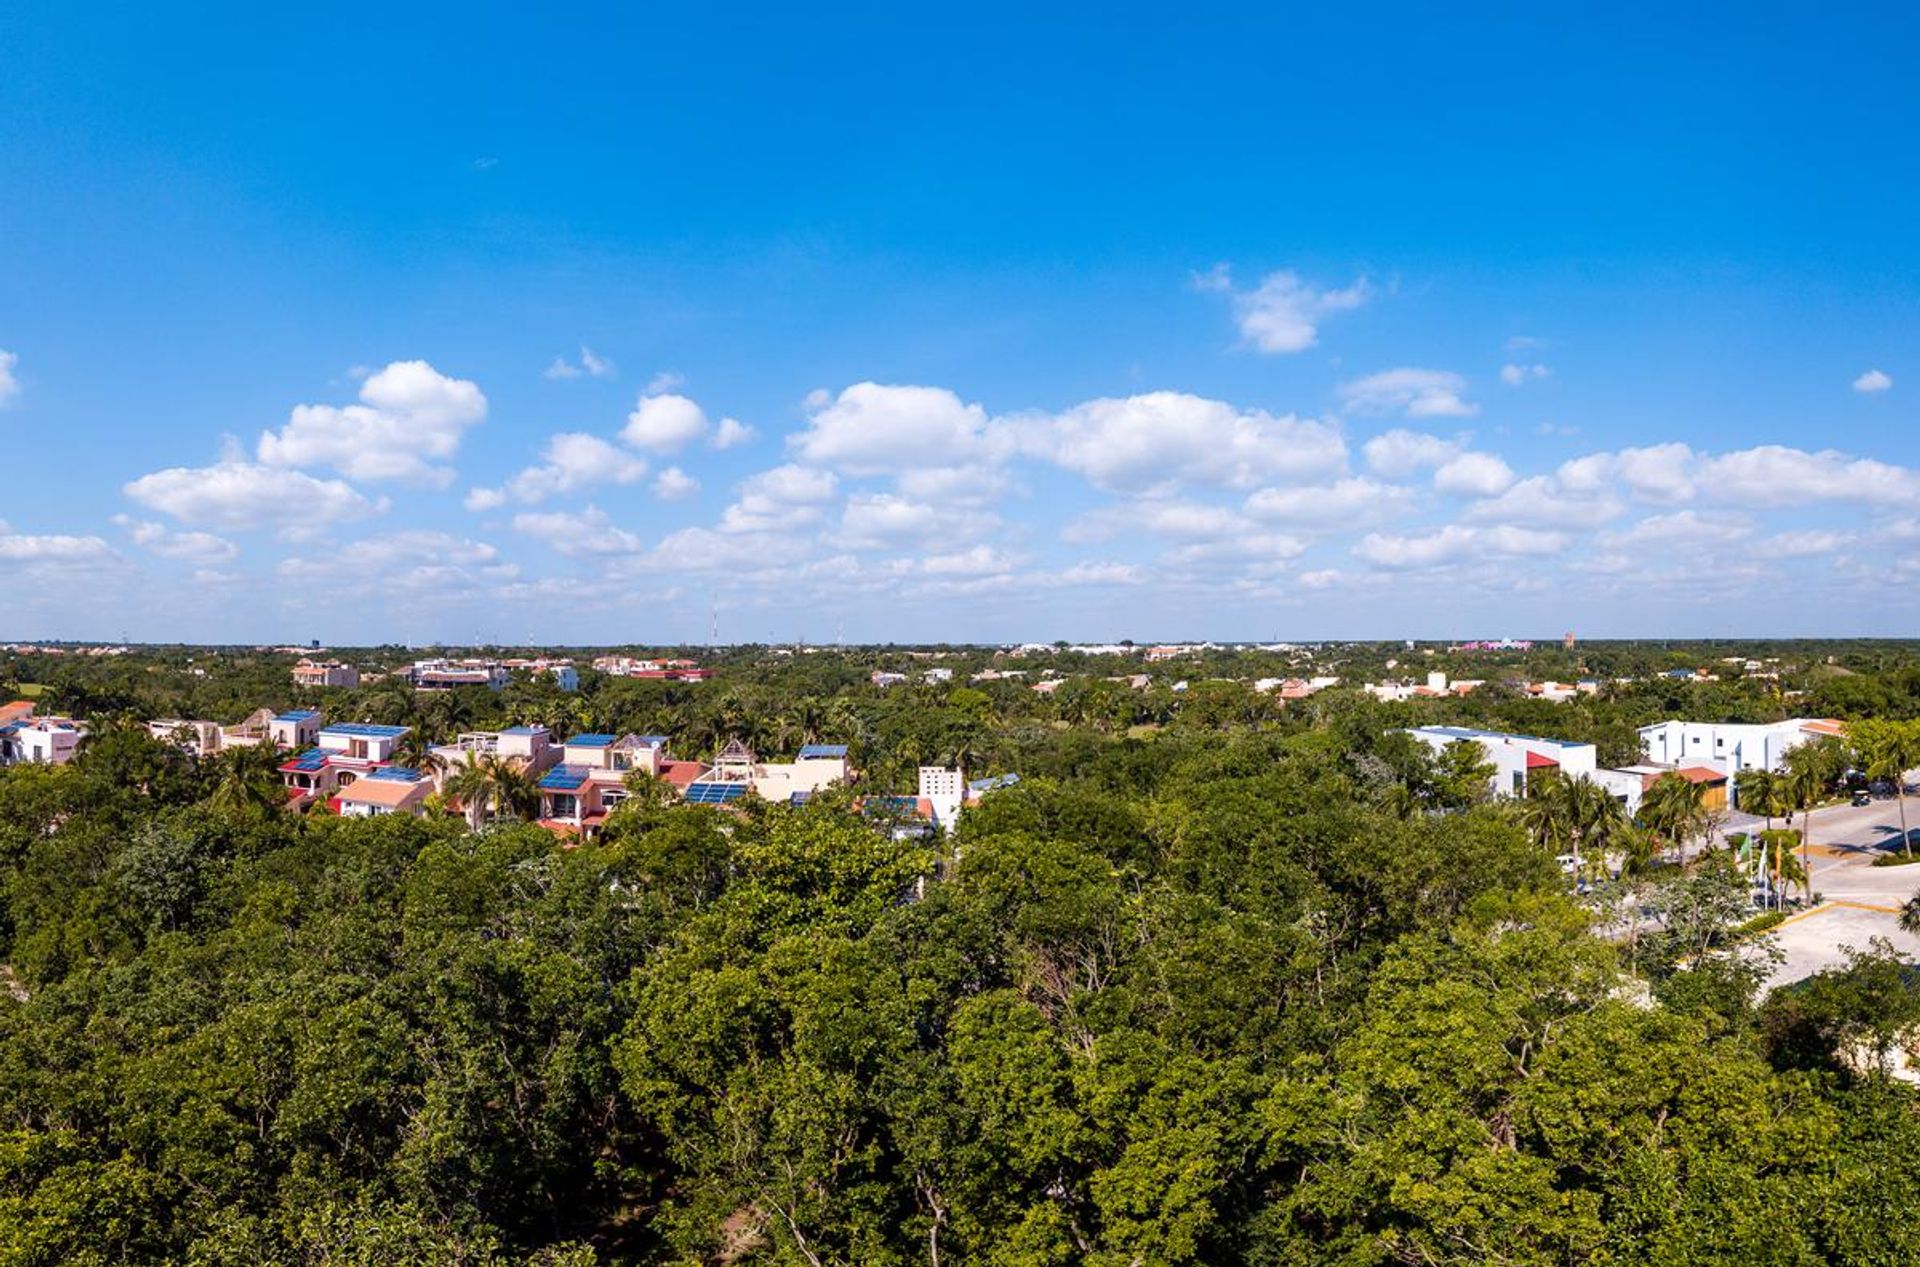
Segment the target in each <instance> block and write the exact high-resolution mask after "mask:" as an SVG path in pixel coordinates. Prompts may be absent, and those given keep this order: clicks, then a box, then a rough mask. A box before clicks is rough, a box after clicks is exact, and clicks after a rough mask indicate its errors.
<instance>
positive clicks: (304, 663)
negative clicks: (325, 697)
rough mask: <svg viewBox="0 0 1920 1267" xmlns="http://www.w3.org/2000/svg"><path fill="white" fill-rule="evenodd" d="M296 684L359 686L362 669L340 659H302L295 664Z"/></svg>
mask: <svg viewBox="0 0 1920 1267" xmlns="http://www.w3.org/2000/svg"><path fill="white" fill-rule="evenodd" d="M293 684H294V685H295V686H310V687H327V686H347V687H351V686H358V685H360V670H358V669H356V668H354V667H353V666H352V665H351V664H342V663H341V662H340V661H338V660H305V659H303V660H301V661H300V663H298V664H296V665H294V666H293Z"/></svg>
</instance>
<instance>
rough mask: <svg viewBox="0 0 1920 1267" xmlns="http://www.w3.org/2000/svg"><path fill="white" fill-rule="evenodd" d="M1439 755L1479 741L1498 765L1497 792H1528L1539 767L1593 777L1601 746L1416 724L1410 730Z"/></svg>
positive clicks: (1492, 781)
mask: <svg viewBox="0 0 1920 1267" xmlns="http://www.w3.org/2000/svg"><path fill="white" fill-rule="evenodd" d="M1406 733H1407V734H1409V735H1412V736H1413V737H1414V738H1415V739H1417V740H1419V741H1420V742H1421V743H1423V744H1425V745H1427V747H1429V748H1431V749H1433V752H1434V755H1435V756H1438V755H1439V754H1440V753H1442V752H1444V751H1445V750H1446V749H1447V747H1448V746H1449V745H1451V744H1455V743H1460V742H1463V741H1464V742H1467V743H1473V744H1478V745H1479V747H1480V751H1481V753H1482V754H1483V756H1484V759H1485V760H1486V761H1488V762H1490V763H1491V764H1492V765H1493V767H1494V772H1493V776H1492V777H1491V778H1490V779H1488V780H1487V782H1488V786H1489V787H1490V788H1491V789H1492V791H1493V794H1494V795H1495V796H1524V795H1526V791H1527V778H1528V776H1529V774H1530V772H1532V771H1535V770H1548V769H1551V770H1557V771H1558V772H1559V773H1561V774H1564V775H1566V776H1567V777H1569V778H1592V777H1593V775H1594V772H1595V771H1596V770H1598V769H1599V767H1600V755H1599V750H1598V749H1597V748H1595V747H1594V746H1593V745H1592V744H1590V743H1568V742H1566V741H1565V740H1561V739H1544V738H1541V737H1540V736H1538V735H1508V734H1503V733H1501V732H1500V731H1497V730H1474V729H1472V728H1470V727H1466V726H1416V727H1414V728H1413V729H1412V730H1409V731H1407V732H1406Z"/></svg>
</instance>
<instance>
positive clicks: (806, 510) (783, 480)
mask: <svg viewBox="0 0 1920 1267" xmlns="http://www.w3.org/2000/svg"><path fill="white" fill-rule="evenodd" d="M839 489H840V479H839V477H838V476H836V475H835V474H834V473H833V472H832V471H823V470H820V469H818V468H816V467H809V466H800V465H797V464H794V463H789V464H787V465H785V466H776V467H774V468H773V469H772V470H769V471H761V472H760V473H759V474H757V475H754V476H751V477H749V478H748V479H747V480H746V481H745V482H743V483H742V484H741V485H740V496H739V498H738V499H737V500H736V501H735V502H734V503H733V504H732V505H731V506H728V507H727V509H726V511H725V512H724V513H723V514H722V515H721V518H720V531H721V532H725V533H759V532H776V531H791V530H793V529H796V528H804V527H809V526H811V525H813V524H817V523H819V522H821V521H822V520H823V519H824V518H825V513H826V512H825V511H824V510H823V509H822V507H824V506H825V505H826V504H827V503H828V502H831V501H832V500H833V499H834V497H835V496H836V495H837V494H838V493H839Z"/></svg>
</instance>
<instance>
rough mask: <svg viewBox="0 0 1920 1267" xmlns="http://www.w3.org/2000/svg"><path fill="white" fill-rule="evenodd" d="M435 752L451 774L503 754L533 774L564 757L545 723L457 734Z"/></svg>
mask: <svg viewBox="0 0 1920 1267" xmlns="http://www.w3.org/2000/svg"><path fill="white" fill-rule="evenodd" d="M433 755H434V757H435V758H437V759H438V761H439V763H440V765H441V767H442V768H443V769H444V770H445V771H446V772H447V773H448V774H452V773H453V771H455V770H457V769H459V768H461V767H463V766H467V765H471V764H473V763H474V762H475V761H478V760H479V759H480V758H482V757H499V758H500V759H501V760H503V761H509V762H512V763H513V764H514V765H516V766H518V767H520V768H521V769H523V770H526V771H528V772H529V773H531V774H541V773H544V772H545V771H546V770H547V768H548V767H549V766H552V765H554V764H556V763H557V762H558V761H559V760H560V748H559V746H558V745H556V744H555V743H554V742H553V740H552V736H551V735H549V734H548V732H547V728H546V727H545V726H539V725H534V726H511V727H508V728H507V729H506V730H475V731H468V732H466V733H464V734H460V735H455V736H454V739H453V742H452V743H443V744H435V745H434V746H433ZM649 773H651V771H649ZM443 782H444V780H443Z"/></svg>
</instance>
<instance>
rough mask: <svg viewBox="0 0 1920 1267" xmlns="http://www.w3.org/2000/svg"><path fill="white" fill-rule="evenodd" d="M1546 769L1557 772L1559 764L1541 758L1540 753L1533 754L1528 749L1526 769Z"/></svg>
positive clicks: (1551, 759)
mask: <svg viewBox="0 0 1920 1267" xmlns="http://www.w3.org/2000/svg"><path fill="white" fill-rule="evenodd" d="M1547 768H1552V769H1555V770H1557V769H1559V768H1560V763H1559V762H1558V761H1555V760H1554V759H1553V758H1552V757H1548V756H1543V755H1541V754H1540V753H1538V752H1535V751H1533V750H1532V749H1531V748H1529V749H1528V750H1527V769H1529V770H1544V769H1547Z"/></svg>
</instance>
